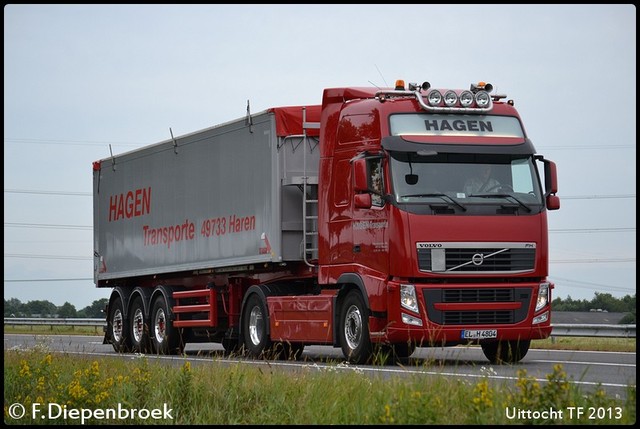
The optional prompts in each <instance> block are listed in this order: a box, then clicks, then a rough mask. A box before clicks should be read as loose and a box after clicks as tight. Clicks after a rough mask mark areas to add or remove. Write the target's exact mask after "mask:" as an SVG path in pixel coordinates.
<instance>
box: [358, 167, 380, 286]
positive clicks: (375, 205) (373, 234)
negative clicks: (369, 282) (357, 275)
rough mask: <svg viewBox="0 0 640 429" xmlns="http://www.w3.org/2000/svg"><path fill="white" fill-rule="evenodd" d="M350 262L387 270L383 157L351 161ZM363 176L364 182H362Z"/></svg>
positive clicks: (378, 269) (376, 269)
mask: <svg viewBox="0 0 640 429" xmlns="http://www.w3.org/2000/svg"><path fill="white" fill-rule="evenodd" d="M353 170H354V172H353V174H354V182H355V183H356V184H355V186H354V189H355V192H354V198H353V200H354V209H353V221H352V228H353V262H354V264H356V265H362V266H365V267H367V268H369V269H371V270H375V271H379V272H381V273H385V272H388V269H389V255H388V253H389V236H388V230H389V229H388V226H389V225H388V204H387V203H386V202H385V200H384V198H383V195H385V193H386V191H385V177H384V169H383V158H381V157H373V158H365V159H358V160H355V161H354V162H353ZM363 176H364V179H366V183H365V184H363V183H358V182H363Z"/></svg>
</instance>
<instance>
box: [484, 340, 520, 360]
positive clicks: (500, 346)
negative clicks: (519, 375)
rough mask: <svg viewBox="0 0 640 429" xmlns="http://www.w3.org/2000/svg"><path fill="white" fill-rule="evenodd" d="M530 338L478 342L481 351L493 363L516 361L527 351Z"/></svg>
mask: <svg viewBox="0 0 640 429" xmlns="http://www.w3.org/2000/svg"><path fill="white" fill-rule="evenodd" d="M530 345H531V340H510V341H488V342H483V343H480V346H481V347H482V352H483V353H484V355H485V357H486V358H487V359H489V362H491V363H493V364H498V365H499V364H502V363H507V364H510V363H516V362H519V361H521V360H522V359H523V358H524V357H525V356H526V354H527V352H528V351H529V346H530Z"/></svg>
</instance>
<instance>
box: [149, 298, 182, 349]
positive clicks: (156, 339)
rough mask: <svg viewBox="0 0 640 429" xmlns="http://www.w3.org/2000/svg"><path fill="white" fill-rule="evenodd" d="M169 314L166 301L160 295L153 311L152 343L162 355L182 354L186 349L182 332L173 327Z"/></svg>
mask: <svg viewBox="0 0 640 429" xmlns="http://www.w3.org/2000/svg"><path fill="white" fill-rule="evenodd" d="M169 314H170V313H169V306H168V305H167V301H166V299H165V298H164V296H162V295H158V297H157V298H156V299H155V300H154V301H153V309H152V310H151V329H152V331H151V343H152V345H153V349H154V350H155V351H156V353H157V354H160V355H174V354H181V353H182V351H183V347H184V345H183V344H182V339H181V338H180V332H179V330H178V329H177V328H175V327H174V326H173V323H172V322H171V320H170V318H169Z"/></svg>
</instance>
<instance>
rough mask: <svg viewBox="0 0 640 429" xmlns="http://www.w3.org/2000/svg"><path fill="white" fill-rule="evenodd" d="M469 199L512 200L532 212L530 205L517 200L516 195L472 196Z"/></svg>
mask: <svg viewBox="0 0 640 429" xmlns="http://www.w3.org/2000/svg"><path fill="white" fill-rule="evenodd" d="M469 197H480V198H506V199H511V200H513V201H515V202H516V203H518V204H519V205H520V207H523V208H525V209H526V210H527V211H528V212H531V207H529V206H528V205H526V204H525V203H523V202H522V201H520V200H519V199H518V198H516V197H515V196H514V195H511V194H471V195H469Z"/></svg>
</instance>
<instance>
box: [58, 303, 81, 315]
mask: <svg viewBox="0 0 640 429" xmlns="http://www.w3.org/2000/svg"><path fill="white" fill-rule="evenodd" d="M58 317H64V318H66V317H78V312H77V311H76V307H75V306H74V305H73V304H70V303H68V302H65V303H64V304H62V306H60V307H58Z"/></svg>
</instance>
